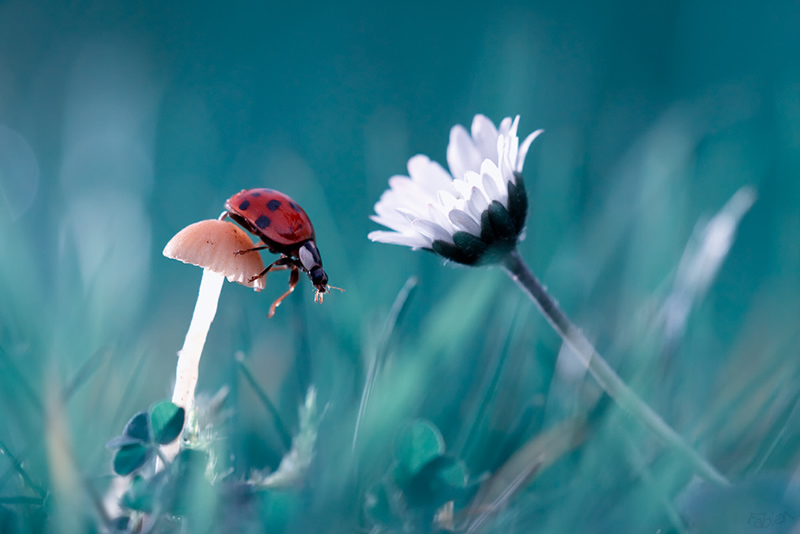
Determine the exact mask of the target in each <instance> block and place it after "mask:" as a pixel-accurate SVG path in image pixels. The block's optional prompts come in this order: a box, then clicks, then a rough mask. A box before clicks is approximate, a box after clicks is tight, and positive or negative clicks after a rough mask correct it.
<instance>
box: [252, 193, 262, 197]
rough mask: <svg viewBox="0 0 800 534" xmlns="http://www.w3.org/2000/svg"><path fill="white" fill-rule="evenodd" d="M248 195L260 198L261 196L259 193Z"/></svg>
mask: <svg viewBox="0 0 800 534" xmlns="http://www.w3.org/2000/svg"><path fill="white" fill-rule="evenodd" d="M250 195H251V196H254V197H260V196H261V193H250Z"/></svg>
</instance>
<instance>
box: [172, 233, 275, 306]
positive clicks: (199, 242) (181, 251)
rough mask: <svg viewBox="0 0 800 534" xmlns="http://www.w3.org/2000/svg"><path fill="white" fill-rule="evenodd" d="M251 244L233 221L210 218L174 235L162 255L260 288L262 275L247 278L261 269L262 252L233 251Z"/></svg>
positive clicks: (262, 281) (246, 248)
mask: <svg viewBox="0 0 800 534" xmlns="http://www.w3.org/2000/svg"><path fill="white" fill-rule="evenodd" d="M254 246H255V245H253V242H252V241H251V240H250V238H249V237H248V236H247V234H246V233H245V232H244V230H242V229H241V228H239V227H238V226H236V225H235V224H233V223H232V222H229V221H220V220H218V219H210V220H207V221H200V222H196V223H194V224H190V225H189V226H187V227H186V228H184V229H183V230H181V231H180V232H178V233H177V234H175V236H174V237H173V238H172V239H170V240H169V243H167V246H166V247H164V256H166V257H168V258H172V259H174V260H179V261H182V262H183V263H191V264H192V265H197V266H198V267H202V268H204V269H209V270H211V271H214V272H215V273H219V274H221V275H223V276H225V277H226V278H227V279H228V281H229V282H238V283H239V284H242V285H243V286H247V287H252V288H253V289H255V290H256V291H261V290H262V289H264V286H265V282H264V279H265V277H264V276H262V277H261V278H259V279H258V280H255V281H253V282H251V281H250V279H251V278H253V277H254V276H257V275H258V274H260V273H261V271H263V270H264V262H263V261H262V260H261V255H260V254H258V253H257V252H250V253H248V254H236V252H238V251H240V250H248V249H251V248H253V247H254Z"/></svg>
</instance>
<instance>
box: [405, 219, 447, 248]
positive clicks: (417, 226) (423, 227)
mask: <svg viewBox="0 0 800 534" xmlns="http://www.w3.org/2000/svg"><path fill="white" fill-rule="evenodd" d="M411 227H412V228H414V230H416V231H417V232H419V233H420V234H422V235H423V236H425V237H427V238H429V239H430V240H431V241H444V242H445V243H453V236H452V235H451V234H450V233H449V232H447V230H445V229H444V228H442V227H441V226H439V225H438V224H436V223H435V222H433V221H428V220H426V219H417V220H416V221H414V222H413V223H411Z"/></svg>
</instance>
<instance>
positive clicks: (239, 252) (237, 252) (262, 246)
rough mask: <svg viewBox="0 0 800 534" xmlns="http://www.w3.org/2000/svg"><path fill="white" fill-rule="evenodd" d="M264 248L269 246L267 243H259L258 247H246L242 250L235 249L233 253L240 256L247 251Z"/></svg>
mask: <svg viewBox="0 0 800 534" xmlns="http://www.w3.org/2000/svg"><path fill="white" fill-rule="evenodd" d="M265 248H269V247H268V246H267V245H261V246H260V247H254V248H246V249H244V250H237V251H236V252H234V254H236V255H237V256H241V255H242V254H247V253H248V252H255V251H257V250H264V249H265ZM265 272H266V271H265ZM259 278H260V277H259Z"/></svg>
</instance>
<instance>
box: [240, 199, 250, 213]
mask: <svg viewBox="0 0 800 534" xmlns="http://www.w3.org/2000/svg"><path fill="white" fill-rule="evenodd" d="M249 207H250V201H249V200H245V201H244V202H242V203H241V204H239V209H240V210H242V211H244V210H246V209H247V208H249Z"/></svg>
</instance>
